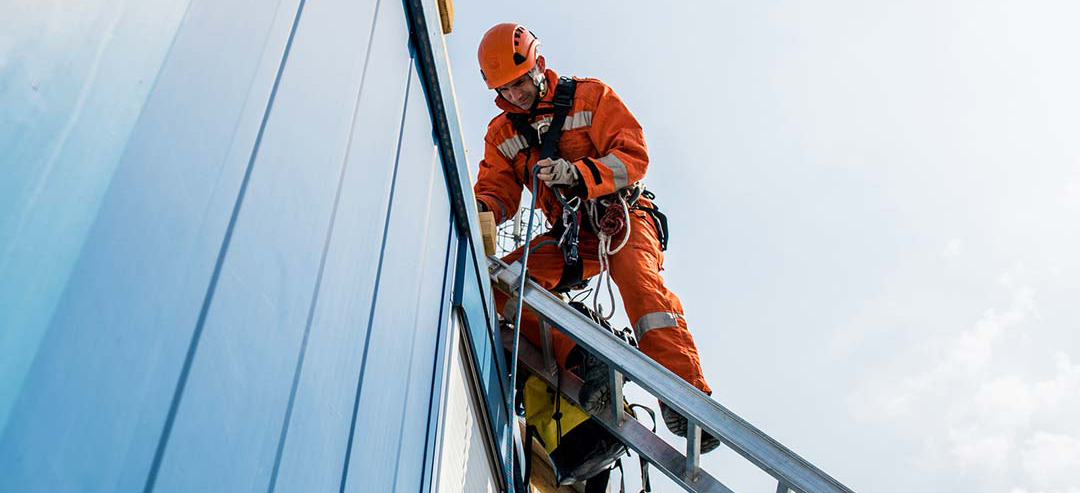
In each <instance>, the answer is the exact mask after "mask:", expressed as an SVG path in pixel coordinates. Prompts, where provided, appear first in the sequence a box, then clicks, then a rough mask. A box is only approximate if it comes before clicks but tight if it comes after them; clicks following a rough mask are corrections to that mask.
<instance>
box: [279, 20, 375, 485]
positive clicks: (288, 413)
mask: <svg viewBox="0 0 1080 493" xmlns="http://www.w3.org/2000/svg"><path fill="white" fill-rule="evenodd" d="M379 3H380V2H379V1H378V0H376V2H375V12H374V13H373V15H372V19H371V32H370V33H369V34H368V46H367V51H366V53H365V54H364V66H363V67H362V68H361V75H360V84H359V87H358V88H357V90H356V102H355V103H354V104H353V114H352V121H351V122H350V124H349V134H348V138H347V140H346V142H345V155H344V156H343V158H342V162H341V171H340V172H339V173H338V182H337V191H336V192H335V194H334V205H333V207H332V209H331V212H330V224H329V227H328V229H327V232H326V238H325V240H324V241H323V250H322V257H321V258H320V259H319V271H318V274H317V275H316V278H315V289H314V292H313V293H312V296H311V305H310V306H309V307H308V316H307V321H306V323H305V325H304V338H303V341H302V342H301V344H300V354H299V356H298V358H297V362H296V369H295V370H294V372H293V381H292V387H291V388H290V390H289V403H288V405H287V406H286V408H285V417H284V419H283V420H282V423H281V434H280V437H279V438H278V445H277V451H276V452H275V455H274V467H273V469H272V470H271V472H270V484H269V486H268V487H267V493H273V492H274V489H275V488H276V487H277V478H278V473H279V472H280V469H281V458H282V455H283V454H284V452H285V440H286V439H287V438H288V433H289V425H290V422H291V421H292V412H293V407H294V405H295V403H296V393H297V390H298V389H299V386H300V375H301V373H302V372H303V369H304V358H305V356H306V354H307V345H308V339H309V337H310V334H311V325H312V323H313V321H314V319H315V309H316V307H317V306H318V303H319V291H320V289H321V287H322V280H323V274H324V273H325V271H326V258H327V256H328V255H329V252H330V242H331V240H332V239H333V236H334V225H335V224H336V221H337V212H338V206H339V204H340V203H341V192H342V189H343V186H344V184H345V174H346V172H347V171H348V169H349V157H350V156H351V155H352V152H351V151H352V141H353V135H354V134H355V129H356V121H357V116H358V115H359V113H360V100H361V95H362V94H363V92H364V83H365V82H366V81H367V76H368V63H369V62H370V61H371V46H372V44H373V43H374V40H375V26H376V24H377V23H378V22H379Z"/></svg>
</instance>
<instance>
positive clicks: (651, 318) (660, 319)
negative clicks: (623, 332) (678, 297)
mask: <svg viewBox="0 0 1080 493" xmlns="http://www.w3.org/2000/svg"><path fill="white" fill-rule="evenodd" d="M681 318H683V316H682V315H680V314H678V313H671V312H653V313H646V314H644V315H642V316H641V318H639V319H638V320H637V322H635V323H634V336H635V337H637V339H638V340H639V341H640V340H641V338H642V337H644V336H645V333H646V332H648V331H650V330H653V329H662V328H664V327H675V326H677V325H679V319H681Z"/></svg>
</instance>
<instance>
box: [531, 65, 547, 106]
mask: <svg viewBox="0 0 1080 493" xmlns="http://www.w3.org/2000/svg"><path fill="white" fill-rule="evenodd" d="M529 77H530V78H532V81H533V84H534V85H535V86H536V89H537V91H536V98H535V99H533V104H532V107H531V108H529V111H533V110H535V109H536V106H537V105H539V104H540V100H541V99H544V95H546V94H547V77H544V74H543V72H541V71H540V70H538V69H536V68H533V69H532V70H530V71H529Z"/></svg>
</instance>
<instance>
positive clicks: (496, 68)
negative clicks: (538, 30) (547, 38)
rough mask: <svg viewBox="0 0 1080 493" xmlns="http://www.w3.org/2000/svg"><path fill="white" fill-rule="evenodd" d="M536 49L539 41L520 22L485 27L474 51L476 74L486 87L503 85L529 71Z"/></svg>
mask: <svg viewBox="0 0 1080 493" xmlns="http://www.w3.org/2000/svg"><path fill="white" fill-rule="evenodd" d="M539 48H540V40H538V39H536V36H535V35H533V33H532V32H531V31H529V30H528V29H525V26H522V25H521V24H514V23H510V22H507V23H503V24H497V25H496V26H495V27H493V28H491V29H488V32H486V33H484V39H482V40H480V49H479V51H478V52H477V58H479V59H480V75H481V76H482V77H483V78H484V81H485V82H487V86H488V89H495V88H496V87H499V86H502V85H505V84H507V83H509V82H511V81H513V80H514V79H516V78H518V77H521V76H522V75H525V74H526V73H528V72H529V71H530V70H532V68H533V67H535V66H536V58H537V57H538V56H540V55H539Z"/></svg>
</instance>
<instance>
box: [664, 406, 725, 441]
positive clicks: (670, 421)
mask: <svg viewBox="0 0 1080 493" xmlns="http://www.w3.org/2000/svg"><path fill="white" fill-rule="evenodd" d="M660 414H661V415H663V416H664V424H666V425H667V429H668V430H669V431H671V432H672V433H674V434H675V436H679V437H683V438H686V429H687V428H688V426H689V421H688V420H687V419H686V416H683V415H681V414H679V413H677V412H675V410H674V409H672V408H670V407H668V406H667V404H664V403H663V402H661V403H660ZM719 446H720V440H717V439H716V437H714V436H712V435H710V434H708V433H706V432H705V430H701V453H703V454H704V453H708V452H712V451H713V450H716V447H719Z"/></svg>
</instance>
